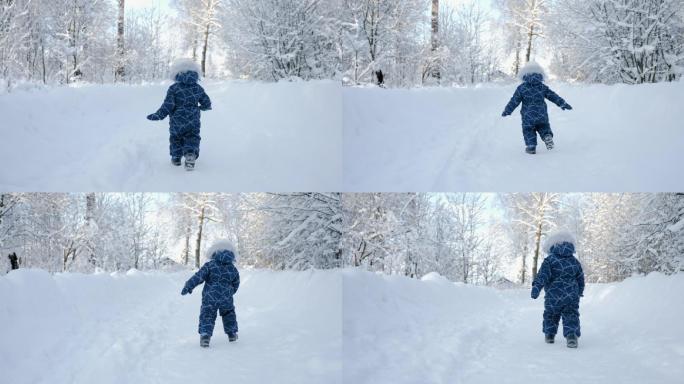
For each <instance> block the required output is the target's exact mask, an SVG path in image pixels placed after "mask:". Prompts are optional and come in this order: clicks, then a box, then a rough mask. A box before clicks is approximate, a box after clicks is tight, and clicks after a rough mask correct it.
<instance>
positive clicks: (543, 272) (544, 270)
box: [532, 259, 551, 299]
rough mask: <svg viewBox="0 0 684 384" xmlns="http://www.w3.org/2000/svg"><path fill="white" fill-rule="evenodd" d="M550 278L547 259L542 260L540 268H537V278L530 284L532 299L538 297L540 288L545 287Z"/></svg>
mask: <svg viewBox="0 0 684 384" xmlns="http://www.w3.org/2000/svg"><path fill="white" fill-rule="evenodd" d="M550 278H551V266H550V265H549V262H548V259H544V261H543V262H542V265H541V268H539V273H537V277H536V278H535V279H534V281H533V282H532V298H533V299H536V298H537V297H539V293H540V292H541V290H542V288H544V287H545V286H546V283H548V282H549V279H550Z"/></svg>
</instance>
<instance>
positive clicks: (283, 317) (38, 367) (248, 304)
mask: <svg viewBox="0 0 684 384" xmlns="http://www.w3.org/2000/svg"><path fill="white" fill-rule="evenodd" d="M187 277H188V274H187V273H180V274H171V275H165V274H156V275H155V274H152V275H145V274H137V275H131V276H120V277H118V278H111V277H109V276H108V275H99V276H79V275H61V276H57V277H56V278H54V279H53V278H51V277H49V276H48V275H47V274H42V273H41V274H40V275H36V274H35V273H33V274H30V272H27V274H26V275H24V276H17V275H14V276H12V275H9V276H8V277H7V278H5V281H2V280H0V290H3V289H6V290H5V292H11V293H17V292H20V291H22V290H23V291H29V293H24V294H21V295H19V296H20V297H18V298H16V300H17V301H16V302H13V301H12V300H13V299H12V298H11V297H5V298H3V300H7V301H9V302H5V303H3V308H9V310H10V311H11V310H13V309H19V308H22V310H21V311H19V312H15V313H3V311H2V310H0V318H2V319H3V324H5V325H8V324H9V325H10V327H11V328H12V331H9V330H7V331H6V330H5V329H3V330H0V340H3V342H2V344H3V345H2V346H1V347H0V358H1V359H0V372H2V380H0V381H2V382H5V380H7V381H6V382H8V383H9V382H11V383H18V384H19V383H93V382H98V383H143V382H144V383H160V384H161V383H191V382H192V383H194V382H198V383H206V382H217V380H218V381H219V382H233V383H274V382H278V383H293V384H295V383H323V382H326V383H339V382H340V381H341V355H340V351H341V348H342V347H341V338H340V337H341V322H340V318H341V305H340V303H339V300H336V298H338V297H339V295H340V286H341V280H340V278H339V276H335V275H333V274H332V273H327V272H313V273H309V272H300V273H291V272H267V271H245V272H243V279H242V280H243V281H242V286H241V287H240V291H239V292H238V294H237V295H236V308H237V314H238V322H239V326H240V332H239V335H240V340H238V342H236V343H228V339H227V337H226V336H225V334H223V332H222V329H221V323H220V318H219V319H218V321H217V327H216V328H215V330H214V337H213V338H212V343H211V347H210V348H209V349H201V348H200V347H199V336H198V335H197V318H198V315H199V305H200V301H201V287H200V288H198V289H197V290H196V291H195V292H194V293H193V294H192V295H191V296H189V297H188V296H186V297H182V296H181V295H180V293H179V292H180V288H181V287H182V284H183V282H184V280H185V278H187ZM36 279H38V280H36ZM50 280H52V281H50ZM3 283H4V284H6V285H5V286H3ZM31 287H34V288H33V291H34V292H33V294H32V293H31V292H30V291H31V290H32V288H31ZM314 287H315V288H314ZM46 288H47V289H51V290H52V291H53V294H52V295H54V297H52V298H51V299H52V301H53V304H49V305H48V307H47V308H44V307H43V308H32V305H31V303H32V302H33V303H35V302H38V300H41V299H40V297H39V296H42V295H44V294H45V290H44V289H46ZM19 300H22V302H21V303H20V302H19ZM41 301H42V300H41ZM46 309H47V310H46ZM3 315H5V316H7V315H9V317H8V318H4V317H3ZM41 315H42V318H41ZM46 316H47V317H48V318H50V319H51V321H47V322H46V320H48V319H46V318H45V317H46ZM40 327H42V328H44V329H42V330H41V329H40ZM3 328H5V327H3ZM3 332H6V333H7V334H2V333H3ZM26 332H29V334H26Z"/></svg>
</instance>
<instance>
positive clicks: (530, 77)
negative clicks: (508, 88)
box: [523, 73, 544, 84]
mask: <svg viewBox="0 0 684 384" xmlns="http://www.w3.org/2000/svg"><path fill="white" fill-rule="evenodd" d="M523 81H524V82H526V83H530V84H540V83H543V82H544V75H542V74H541V73H528V74H526V75H524V76H523Z"/></svg>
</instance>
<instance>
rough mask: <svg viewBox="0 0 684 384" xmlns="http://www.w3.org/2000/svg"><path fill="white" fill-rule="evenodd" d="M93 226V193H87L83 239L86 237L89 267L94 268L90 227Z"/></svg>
mask: <svg viewBox="0 0 684 384" xmlns="http://www.w3.org/2000/svg"><path fill="white" fill-rule="evenodd" d="M93 225H95V193H92V192H91V193H88V194H87V195H86V215H85V229H86V233H85V237H86V244H87V247H88V249H87V252H88V259H87V260H88V263H89V264H90V265H91V266H95V265H96V264H97V263H96V260H95V257H96V256H95V250H94V249H93V243H92V242H93V239H92V235H93V233H92V232H93V231H92V226H93Z"/></svg>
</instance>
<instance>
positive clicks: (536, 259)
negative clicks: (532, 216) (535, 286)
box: [532, 216, 544, 281]
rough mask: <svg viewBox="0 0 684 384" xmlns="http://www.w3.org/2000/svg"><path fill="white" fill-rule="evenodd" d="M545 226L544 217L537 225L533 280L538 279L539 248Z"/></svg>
mask: <svg viewBox="0 0 684 384" xmlns="http://www.w3.org/2000/svg"><path fill="white" fill-rule="evenodd" d="M543 224H544V217H543V216H542V217H541V218H540V219H539V222H538V223H537V232H535V234H534V256H533V258H532V280H533V281H534V279H536V278H537V262H538V260H539V247H540V244H541V235H542V225H543Z"/></svg>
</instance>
